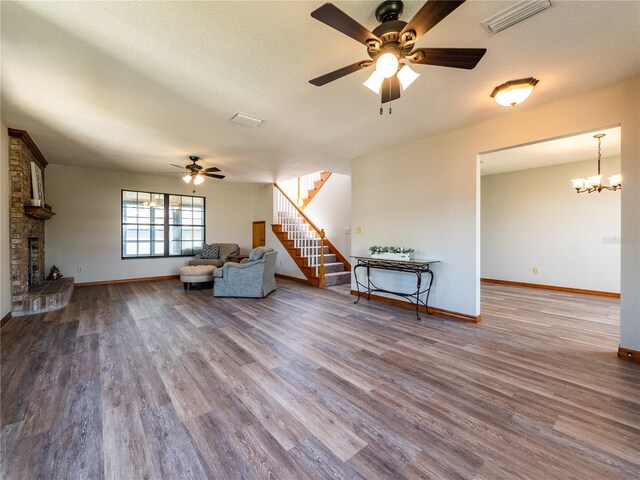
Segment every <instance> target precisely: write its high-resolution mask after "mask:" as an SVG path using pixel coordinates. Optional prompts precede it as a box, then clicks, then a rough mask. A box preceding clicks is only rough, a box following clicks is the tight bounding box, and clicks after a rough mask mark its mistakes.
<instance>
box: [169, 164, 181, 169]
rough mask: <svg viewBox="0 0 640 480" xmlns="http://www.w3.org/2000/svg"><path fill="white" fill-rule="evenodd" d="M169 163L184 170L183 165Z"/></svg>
mask: <svg viewBox="0 0 640 480" xmlns="http://www.w3.org/2000/svg"><path fill="white" fill-rule="evenodd" d="M169 165H171V166H172V167H178V168H179V169H181V170H184V166H183V165H176V164H175V163H170V164H169Z"/></svg>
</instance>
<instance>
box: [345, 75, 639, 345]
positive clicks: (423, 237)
mask: <svg viewBox="0 0 640 480" xmlns="http://www.w3.org/2000/svg"><path fill="white" fill-rule="evenodd" d="M534 95H535V93H534ZM498 108H501V107H498V106H496V109H498ZM496 113H498V110H496ZM614 125H620V126H621V127H622V145H621V146H622V150H621V152H622V153H621V158H622V169H621V170H622V176H623V179H624V188H623V189H622V192H621V194H622V195H621V202H622V204H621V210H622V231H621V234H622V253H621V259H622V270H621V295H622V299H621V325H620V344H621V346H622V347H624V348H629V349H633V350H640V138H639V135H638V131H640V77H635V78H632V79H628V80H625V81H623V82H620V83H617V84H614V85H610V86H608V87H604V88H600V89H597V90H593V91H590V92H587V93H583V94H580V95H576V96H574V97H570V98H566V99H562V100H559V101H555V102H552V103H548V104H546V105H542V106H539V107H535V108H530V109H525V110H518V109H517V108H516V109H514V110H512V111H506V113H503V114H502V115H501V116H499V117H497V118H494V119H491V120H488V121H485V122H481V123H478V124H474V125H471V126H468V127H464V128H460V129H457V130H452V131H449V132H446V133H444V134H441V135H436V136H433V137H429V138H425V139H423V140H420V141H417V142H413V143H410V144H407V145H402V146H399V147H396V148H393V149H389V150H386V151H379V152H373V153H371V154H368V155H365V156H362V157H359V158H357V159H355V160H354V161H353V162H352V190H353V204H352V211H353V214H352V225H353V228H354V230H356V232H355V233H354V235H353V237H352V242H351V247H352V248H351V250H352V252H353V253H354V254H366V253H367V249H368V247H369V246H370V245H402V246H407V247H413V248H415V249H417V254H418V256H429V257H434V258H437V259H440V260H441V261H442V263H441V264H438V267H437V270H436V283H435V286H434V292H433V296H432V304H433V305H434V306H435V307H439V308H444V309H447V310H453V311H456V312H459V313H463V314H467V315H478V314H479V313H480V282H479V279H480V253H479V248H480V232H479V226H480V197H479V194H480V192H479V186H480V181H479V164H478V163H479V162H477V155H478V153H483V152H489V151H492V150H497V149H500V148H505V147H509V146H516V145H522V144H525V143H530V142H534V141H539V140H542V139H550V138H555V137H560V136H565V135H571V134H576V133H580V132H588V131H593V130H596V129H599V128H603V127H610V126H614ZM389 158H393V159H394V169H393V172H392V174H391V175H389V170H388V168H385V167H386V166H387V165H388V159H389ZM358 226H361V227H362V229H363V230H362V233H361V234H358V233H357V228H358ZM403 283H404V284H405V286H406V280H402V279H400V278H399V277H392V278H388V279H387V280H386V282H385V285H386V286H387V287H392V288H394V287H396V288H397V287H399V286H402V285H403Z"/></svg>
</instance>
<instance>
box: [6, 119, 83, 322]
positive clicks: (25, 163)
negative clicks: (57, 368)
mask: <svg viewBox="0 0 640 480" xmlns="http://www.w3.org/2000/svg"><path fill="white" fill-rule="evenodd" d="M32 163H33V164H35V165H34V166H32ZM46 166H47V160H46V159H45V158H44V155H42V153H41V152H40V150H39V149H38V147H37V146H36V144H35V143H34V142H33V140H32V139H31V137H30V136H29V134H28V133H27V132H25V131H24V130H16V129H12V128H10V129H9V174H10V183H11V201H10V221H9V223H10V225H9V231H10V238H11V245H10V256H11V268H10V270H11V312H12V314H13V315H25V314H29V313H36V312H42V311H47V310H51V309H53V308H60V307H63V306H64V305H66V304H67V302H68V301H69V299H70V298H71V292H72V291H73V279H71V282H69V281H68V280H67V281H65V282H60V283H58V284H55V285H54V286H53V288H52V286H49V285H47V282H46V281H45V272H44V269H45V228H44V222H45V221H46V220H47V219H49V218H51V216H52V215H54V213H53V212H52V211H51V208H50V207H49V206H47V205H45V203H44V198H40V199H39V200H40V202H38V201H35V202H34V201H33V199H34V197H36V198H37V197H39V196H40V195H42V194H43V192H44V169H45V168H46ZM35 168H37V169H39V170H40V172H41V177H42V182H41V184H42V185H43V187H42V189H41V191H40V192H34V188H33V182H32V173H33V172H34V169H35ZM69 283H70V287H69ZM63 284H64V285H63ZM52 291H55V293H53V294H52V295H53V297H51V298H47V297H46V296H43V293H42V292H52ZM47 295H49V294H47Z"/></svg>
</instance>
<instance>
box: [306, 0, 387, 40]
mask: <svg viewBox="0 0 640 480" xmlns="http://www.w3.org/2000/svg"><path fill="white" fill-rule="evenodd" d="M311 16H312V17H313V18H315V19H316V20H319V21H321V22H322V23H324V24H325V25H329V26H330V27H332V28H335V29H336V30H338V31H339V32H341V33H344V34H345V35H346V36H348V37H351V38H353V39H354V40H357V41H358V42H360V43H362V44H364V45H366V44H367V40H379V39H378V37H376V36H375V35H374V34H373V33H371V32H370V31H369V30H367V29H366V28H364V27H363V26H362V25H360V24H359V23H358V22H356V21H355V20H354V19H353V18H351V17H350V16H349V15H347V14H346V13H344V12H343V11H342V10H340V9H339V8H338V7H336V6H335V5H333V4H332V3H325V4H324V5H322V6H321V7H320V8H317V9H315V10H314V11H313V12H311Z"/></svg>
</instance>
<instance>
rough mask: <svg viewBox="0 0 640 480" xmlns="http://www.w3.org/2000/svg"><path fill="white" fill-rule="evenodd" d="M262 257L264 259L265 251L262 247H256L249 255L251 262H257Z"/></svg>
mask: <svg viewBox="0 0 640 480" xmlns="http://www.w3.org/2000/svg"><path fill="white" fill-rule="evenodd" d="M262 257H264V250H263V249H262V248H261V247H256V248H254V249H253V250H251V253H250V254H249V261H250V262H254V261H256V260H260V259H261V258H262Z"/></svg>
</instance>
